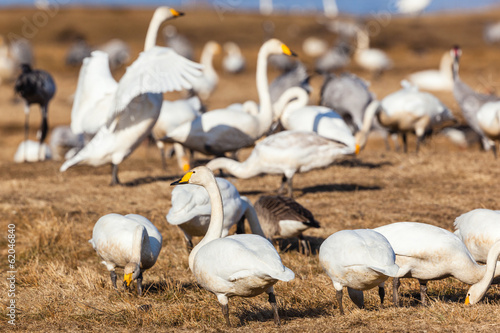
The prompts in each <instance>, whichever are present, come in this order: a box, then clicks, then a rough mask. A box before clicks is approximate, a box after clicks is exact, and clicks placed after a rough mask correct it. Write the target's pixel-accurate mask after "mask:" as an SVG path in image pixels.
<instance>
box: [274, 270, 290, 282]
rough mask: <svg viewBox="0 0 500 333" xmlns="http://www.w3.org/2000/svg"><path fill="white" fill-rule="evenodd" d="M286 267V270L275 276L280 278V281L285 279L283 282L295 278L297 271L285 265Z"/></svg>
mask: <svg viewBox="0 0 500 333" xmlns="http://www.w3.org/2000/svg"><path fill="white" fill-rule="evenodd" d="M283 267H284V266H283ZM284 268H285V270H284V272H282V273H281V274H279V275H278V276H275V278H276V279H278V280H280V281H283V282H288V281H292V280H293V279H295V273H294V272H293V271H292V270H291V269H290V268H288V267H284Z"/></svg>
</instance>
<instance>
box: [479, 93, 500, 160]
mask: <svg viewBox="0 0 500 333" xmlns="http://www.w3.org/2000/svg"><path fill="white" fill-rule="evenodd" d="M476 117H477V123H478V125H479V128H480V129H481V130H482V131H483V133H484V135H485V136H486V137H487V138H488V139H489V140H490V143H489V144H490V145H491V147H492V149H493V154H494V155H495V158H496V157H497V147H496V145H497V144H496V143H497V142H498V141H500V101H496V102H487V103H485V104H483V105H482V106H481V108H480V109H479V111H477V115H476Z"/></svg>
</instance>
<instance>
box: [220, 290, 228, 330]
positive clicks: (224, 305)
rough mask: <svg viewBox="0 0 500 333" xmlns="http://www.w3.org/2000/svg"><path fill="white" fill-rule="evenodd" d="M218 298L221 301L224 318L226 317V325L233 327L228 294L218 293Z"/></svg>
mask: <svg viewBox="0 0 500 333" xmlns="http://www.w3.org/2000/svg"><path fill="white" fill-rule="evenodd" d="M217 299H218V300H219V303H220V305H221V308H222V314H223V315H224V318H226V325H227V326H228V327H231V322H230V321H229V305H228V303H229V300H228V298H227V296H226V295H222V294H219V295H217Z"/></svg>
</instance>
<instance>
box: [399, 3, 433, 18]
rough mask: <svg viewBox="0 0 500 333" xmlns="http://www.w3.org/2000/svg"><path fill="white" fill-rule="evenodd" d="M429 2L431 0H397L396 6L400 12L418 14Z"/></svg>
mask: <svg viewBox="0 0 500 333" xmlns="http://www.w3.org/2000/svg"><path fill="white" fill-rule="evenodd" d="M430 3H431V0H398V1H397V2H396V8H397V9H398V11H399V12H400V13H401V14H409V15H415V14H420V13H421V12H422V11H423V10H424V9H425V8H426V7H427V6H429V4H430Z"/></svg>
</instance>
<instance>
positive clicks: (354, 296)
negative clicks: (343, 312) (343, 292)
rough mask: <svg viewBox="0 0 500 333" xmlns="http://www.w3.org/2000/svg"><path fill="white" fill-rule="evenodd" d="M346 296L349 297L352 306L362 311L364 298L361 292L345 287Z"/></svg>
mask: <svg viewBox="0 0 500 333" xmlns="http://www.w3.org/2000/svg"><path fill="white" fill-rule="evenodd" d="M347 294H348V295H349V298H350V299H351V301H353V303H354V304H356V306H357V307H358V308H360V309H364V307H365V296H364V295H363V292H362V291H361V290H356V289H352V288H349V287H347Z"/></svg>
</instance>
